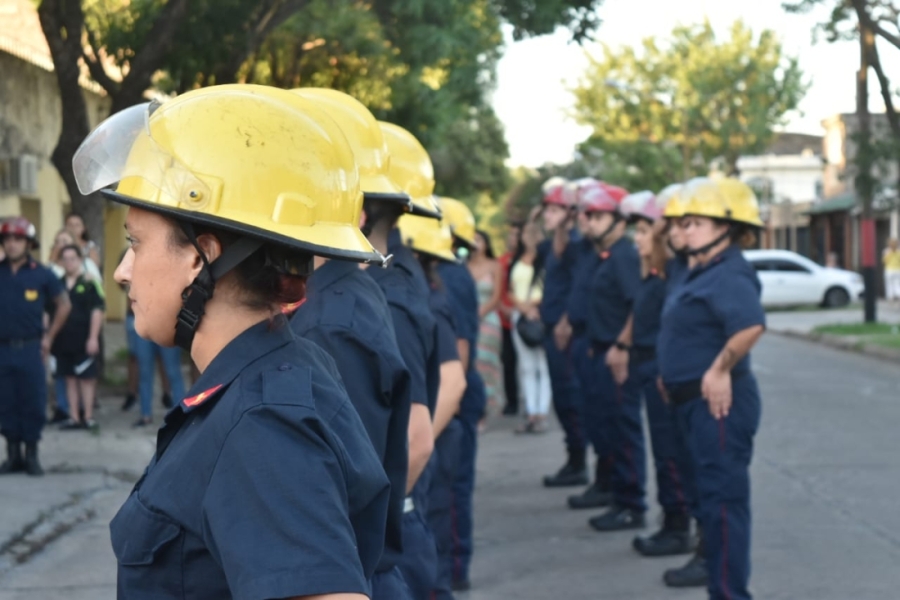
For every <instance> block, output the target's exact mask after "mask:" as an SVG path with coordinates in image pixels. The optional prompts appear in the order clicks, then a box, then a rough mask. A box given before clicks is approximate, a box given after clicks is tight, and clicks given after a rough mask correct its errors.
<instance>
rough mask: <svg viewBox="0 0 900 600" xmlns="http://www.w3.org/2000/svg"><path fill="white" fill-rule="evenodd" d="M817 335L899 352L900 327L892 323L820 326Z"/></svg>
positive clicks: (859, 345) (861, 345) (859, 346)
mask: <svg viewBox="0 0 900 600" xmlns="http://www.w3.org/2000/svg"><path fill="white" fill-rule="evenodd" d="M815 331H816V332H817V333H824V334H827V335H837V336H848V337H853V338H856V340H857V343H856V346H857V347H858V348H862V347H863V346H866V345H875V346H882V347H884V348H896V349H898V350H900V325H898V324H894V323H841V324H839V325H820V326H819V327H816V328H815Z"/></svg>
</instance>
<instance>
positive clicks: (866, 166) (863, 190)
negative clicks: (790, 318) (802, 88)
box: [854, 3, 877, 323]
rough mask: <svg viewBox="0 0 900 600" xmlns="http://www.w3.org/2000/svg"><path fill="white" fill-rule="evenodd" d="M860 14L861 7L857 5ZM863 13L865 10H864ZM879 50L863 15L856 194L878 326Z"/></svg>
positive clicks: (869, 308) (871, 315) (870, 319)
mask: <svg viewBox="0 0 900 600" xmlns="http://www.w3.org/2000/svg"><path fill="white" fill-rule="evenodd" d="M856 6H857V12H859V10H860V8H859V3H856ZM862 10H865V9H864V7H863V8H862ZM874 47H875V33H874V32H873V31H872V29H871V28H870V27H868V26H867V25H866V19H865V17H864V16H863V14H859V60H860V64H859V73H858V74H857V79H856V116H857V120H858V121H859V133H858V140H857V151H856V178H855V180H854V183H855V187H856V193H857V194H858V196H859V199H860V203H861V204H862V218H861V219H860V256H861V259H862V260H861V263H862V275H863V280H864V281H865V286H866V287H865V320H866V322H867V323H874V322H875V320H876V318H877V315H876V290H875V260H876V259H875V256H876V249H875V220H874V219H873V215H872V200H873V196H874V181H873V177H872V159H873V156H872V154H873V151H872V129H871V123H870V119H869V60H870V58H871V57H872V51H873V48H874Z"/></svg>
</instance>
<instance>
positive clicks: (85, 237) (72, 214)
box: [63, 210, 91, 242]
mask: <svg viewBox="0 0 900 600" xmlns="http://www.w3.org/2000/svg"><path fill="white" fill-rule="evenodd" d="M72 217H76V218H77V219H78V220H79V221H81V224H82V225H83V226H84V231H82V232H81V241H82V242H89V241H91V235H90V234H89V233H88V229H87V223H86V222H85V220H84V217H83V216H82V214H81V213H79V212H75V211H74V210H73V211H72V212H70V213H69V214H67V215H66V218H65V220H63V223H68V222H69V219H71V218H72Z"/></svg>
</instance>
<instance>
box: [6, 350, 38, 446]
mask: <svg viewBox="0 0 900 600" xmlns="http://www.w3.org/2000/svg"><path fill="white" fill-rule="evenodd" d="M46 406H47V375H46V373H45V372H44V359H43V357H42V356H41V340H40V339H35V340H31V341H26V342H24V343H21V344H16V345H10V344H8V343H7V344H3V343H2V341H0V433H2V435H3V436H4V437H5V438H6V439H7V440H9V441H11V442H36V441H38V440H40V439H41V430H42V429H43V428H44V421H45V420H46V418H47V417H46Z"/></svg>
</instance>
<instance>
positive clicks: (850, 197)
mask: <svg viewBox="0 0 900 600" xmlns="http://www.w3.org/2000/svg"><path fill="white" fill-rule="evenodd" d="M854 208H856V196H855V195H854V194H853V193H852V192H847V193H844V194H840V195H839V196H834V197H833V198H829V199H828V200H823V201H822V202H819V203H818V204H813V205H812V206H811V207H810V209H809V210H808V211H806V214H808V215H822V214H826V213H835V212H848V211H851V210H853V209H854Z"/></svg>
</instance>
